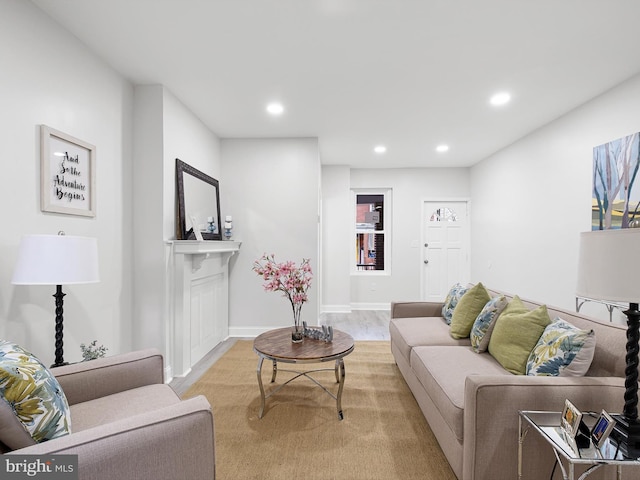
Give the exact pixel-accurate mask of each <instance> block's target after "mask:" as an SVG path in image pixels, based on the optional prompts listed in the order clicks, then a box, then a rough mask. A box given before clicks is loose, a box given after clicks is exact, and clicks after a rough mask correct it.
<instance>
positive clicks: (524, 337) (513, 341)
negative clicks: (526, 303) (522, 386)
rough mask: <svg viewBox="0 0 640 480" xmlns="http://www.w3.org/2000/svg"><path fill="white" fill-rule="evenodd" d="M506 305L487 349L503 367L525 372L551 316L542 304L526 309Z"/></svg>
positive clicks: (512, 370) (511, 370)
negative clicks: (509, 309)
mask: <svg viewBox="0 0 640 480" xmlns="http://www.w3.org/2000/svg"><path fill="white" fill-rule="evenodd" d="M508 308H509V307H508V306H507V308H505V311H504V312H502V314H501V315H500V316H499V317H498V320H497V321H496V326H495V327H494V329H493V333H492V334H491V339H490V340H489V353H490V354H491V355H492V356H493V357H494V358H495V359H496V360H497V361H498V362H499V363H500V365H502V366H503V367H504V368H505V370H508V371H509V372H511V373H514V374H516V375H524V374H525V373H526V371H527V361H528V359H529V354H530V353H531V351H532V350H533V348H534V347H535V346H536V344H537V343H538V340H539V339H540V336H541V335H542V332H544V329H545V328H546V327H547V325H549V324H550V323H551V319H550V318H549V313H548V312H547V307H546V306H545V305H542V306H540V307H538V308H536V309H535V310H531V311H526V312H520V311H515V312H514V311H511V312H508V311H507V309H508Z"/></svg>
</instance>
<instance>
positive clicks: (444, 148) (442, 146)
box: [436, 145, 449, 153]
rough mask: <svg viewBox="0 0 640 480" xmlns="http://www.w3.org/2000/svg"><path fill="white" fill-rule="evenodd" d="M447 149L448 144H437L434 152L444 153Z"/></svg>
mask: <svg viewBox="0 0 640 480" xmlns="http://www.w3.org/2000/svg"><path fill="white" fill-rule="evenodd" d="M448 151H449V145H438V146H437V147H436V152H440V153H444V152H448Z"/></svg>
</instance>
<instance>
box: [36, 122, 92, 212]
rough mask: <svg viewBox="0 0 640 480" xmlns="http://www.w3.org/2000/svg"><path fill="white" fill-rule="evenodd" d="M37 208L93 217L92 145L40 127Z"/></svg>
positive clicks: (45, 127) (43, 126)
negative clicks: (38, 203)
mask: <svg viewBox="0 0 640 480" xmlns="http://www.w3.org/2000/svg"><path fill="white" fill-rule="evenodd" d="M40 209H41V210H42V211H43V212H52V213H62V214H65V215H79V216H83V217H95V215H96V147H95V146H94V145H91V144H90V143H87V142H84V141H82V140H79V139H77V138H74V137H72V136H71V135H67V134H66V133H63V132H60V131H58V130H55V129H53V128H51V127H48V126H46V125H41V126H40Z"/></svg>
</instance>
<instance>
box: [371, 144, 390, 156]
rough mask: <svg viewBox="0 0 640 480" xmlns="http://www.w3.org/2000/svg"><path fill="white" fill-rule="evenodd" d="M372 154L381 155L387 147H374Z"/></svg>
mask: <svg viewBox="0 0 640 480" xmlns="http://www.w3.org/2000/svg"><path fill="white" fill-rule="evenodd" d="M373 151H374V152H376V153H379V154H382V153H385V152H386V151H387V147H385V146H384V145H376V146H375V147H374V149H373Z"/></svg>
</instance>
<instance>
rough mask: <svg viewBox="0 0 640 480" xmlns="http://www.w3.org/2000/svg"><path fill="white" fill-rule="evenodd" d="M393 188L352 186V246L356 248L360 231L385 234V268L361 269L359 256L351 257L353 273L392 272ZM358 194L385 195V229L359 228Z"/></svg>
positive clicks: (373, 273)
mask: <svg viewBox="0 0 640 480" xmlns="http://www.w3.org/2000/svg"><path fill="white" fill-rule="evenodd" d="M391 193H392V189H391V188H352V189H351V208H352V216H351V242H352V243H351V248H354V242H355V239H356V235H358V234H359V233H368V234H382V235H384V269H383V270H359V269H358V264H357V257H356V258H354V257H351V260H350V270H351V275H364V276H375V275H390V274H391V225H392V223H391V222H392V219H391ZM358 195H382V197H383V207H382V208H383V212H382V215H383V217H382V218H383V229H382V230H369V229H359V228H357V223H356V219H357V208H358V203H357V202H358Z"/></svg>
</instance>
